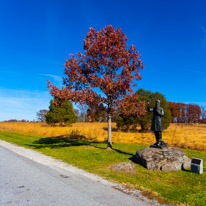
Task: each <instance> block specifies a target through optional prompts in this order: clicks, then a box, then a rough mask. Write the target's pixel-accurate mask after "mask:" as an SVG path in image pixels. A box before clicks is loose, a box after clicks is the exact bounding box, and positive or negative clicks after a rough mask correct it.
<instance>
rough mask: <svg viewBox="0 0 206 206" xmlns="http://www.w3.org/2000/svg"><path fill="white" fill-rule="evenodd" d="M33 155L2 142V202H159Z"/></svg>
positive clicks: (127, 205) (62, 205) (22, 205)
mask: <svg viewBox="0 0 206 206" xmlns="http://www.w3.org/2000/svg"><path fill="white" fill-rule="evenodd" d="M0 143H1V142H0ZM0 145H1V144H0ZM13 147H14V148H15V147H16V146H13ZM17 148H19V147H17ZM23 150H25V149H24V148H23ZM28 151H30V150H27V152H28ZM32 152H33V151H32ZM34 155H35V152H34ZM39 155H40V156H39V157H38V158H40V159H41V156H42V159H44V157H45V156H44V155H42V154H39ZM36 156H38V155H36ZM46 157H47V156H46ZM49 158H50V157H49ZM34 159H35V158H34ZM34 159H33V160H32V155H31V156H30V158H27V157H25V156H22V155H19V154H17V153H16V152H14V151H11V150H9V149H8V148H5V147H2V146H0V205H1V206H2V205H3V206H7V205H8V206H30V205H31V206H54V205H55V206H70V205H71V206H81V205H82V206H83V205H84V206H90V205H92V206H100V205H115V206H149V205H150V206H151V205H159V204H158V203H157V202H154V201H150V200H141V198H140V197H139V198H138V196H132V195H128V194H126V193H123V192H121V191H119V190H117V189H115V188H113V187H114V185H113V184H112V183H111V184H109V183H108V181H105V183H104V181H102V180H101V178H100V179H98V178H97V179H95V178H90V177H88V175H83V173H84V172H83V173H82V174H80V173H78V172H76V171H75V170H74V171H73V172H72V171H68V169H67V168H66V167H65V169H64V167H62V166H61V167H60V166H58V164H57V166H54V164H53V165H52V164H51V166H49V164H50V163H48V162H49V161H47V163H46V164H40V163H39V162H38V161H35V160H34ZM45 162H46V161H45ZM63 164H64V163H63ZM59 165H60V164H59ZM77 171H78V169H77ZM85 174H88V173H85Z"/></svg>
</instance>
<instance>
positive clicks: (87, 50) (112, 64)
mask: <svg viewBox="0 0 206 206" xmlns="http://www.w3.org/2000/svg"><path fill="white" fill-rule="evenodd" d="M126 41H127V37H126V35H125V34H124V33H122V30H121V29H115V28H114V27H112V26H111V25H108V26H105V28H103V29H101V30H100V31H99V32H98V31H96V30H95V29H94V28H90V29H89V32H88V33H87V36H86V37H85V38H84V54H82V53H80V52H78V53H77V54H76V56H74V55H70V57H69V59H68V60H66V62H65V69H64V73H65V74H66V76H67V77H66V78H64V82H63V84H64V85H65V87H64V88H62V90H60V89H58V88H57V87H56V86H53V85H52V84H51V83H50V82H49V81H48V88H49V89H50V93H51V94H52V95H53V96H54V97H55V102H56V104H61V102H62V101H65V100H67V99H69V100H71V101H73V102H75V103H80V104H86V105H88V107H90V106H92V107H96V108H97V107H99V106H100V104H101V103H103V104H104V105H107V116H108V148H112V140H111V112H112V110H113V108H114V107H115V105H118V104H119V102H120V101H121V99H122V98H123V97H124V96H127V95H128V96H131V95H132V94H134V91H133V89H132V86H136V84H135V82H134V80H140V79H141V76H140V69H143V67H144V64H143V62H142V60H141V59H140V54H139V52H138V51H137V50H136V48H135V46H134V45H131V46H130V47H129V48H128V49H127V48H126V47H127V45H126ZM97 91H98V92H97ZM143 109H144V108H143Z"/></svg>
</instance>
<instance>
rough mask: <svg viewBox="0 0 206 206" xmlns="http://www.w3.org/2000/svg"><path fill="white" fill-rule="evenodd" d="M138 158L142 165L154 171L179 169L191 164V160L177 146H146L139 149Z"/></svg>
mask: <svg viewBox="0 0 206 206" xmlns="http://www.w3.org/2000/svg"><path fill="white" fill-rule="evenodd" d="M136 158H137V160H138V162H139V163H140V164H141V165H143V166H144V167H146V168H147V169H148V170H152V171H155V170H162V171H178V170H184V169H188V168H190V166H191V160H190V159H189V158H188V157H187V156H186V155H185V153H184V152H183V151H181V150H180V149H178V148H176V147H165V148H163V149H160V148H152V147H150V148H144V149H141V150H139V151H137V153H136Z"/></svg>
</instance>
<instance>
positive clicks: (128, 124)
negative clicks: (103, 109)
mask: <svg viewBox="0 0 206 206" xmlns="http://www.w3.org/2000/svg"><path fill="white" fill-rule="evenodd" d="M116 125H117V128H118V129H121V130H123V131H125V132H127V131H129V130H136V127H137V125H138V118H137V117H136V116H134V115H129V116H125V115H123V114H119V115H118V116H117V119H116Z"/></svg>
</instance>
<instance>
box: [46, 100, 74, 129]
mask: <svg viewBox="0 0 206 206" xmlns="http://www.w3.org/2000/svg"><path fill="white" fill-rule="evenodd" d="M77 119H78V117H77V116H76V115H75V113H74V111H73V105H72V103H71V102H70V101H68V100H67V101H65V102H64V103H62V104H61V105H60V106H56V105H54V104H53V100H52V101H51V102H50V106H49V111H48V112H47V114H46V115H45V120H46V123H47V124H50V125H52V124H55V123H60V125H63V124H65V125H70V124H71V123H75V122H76V121H77Z"/></svg>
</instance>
